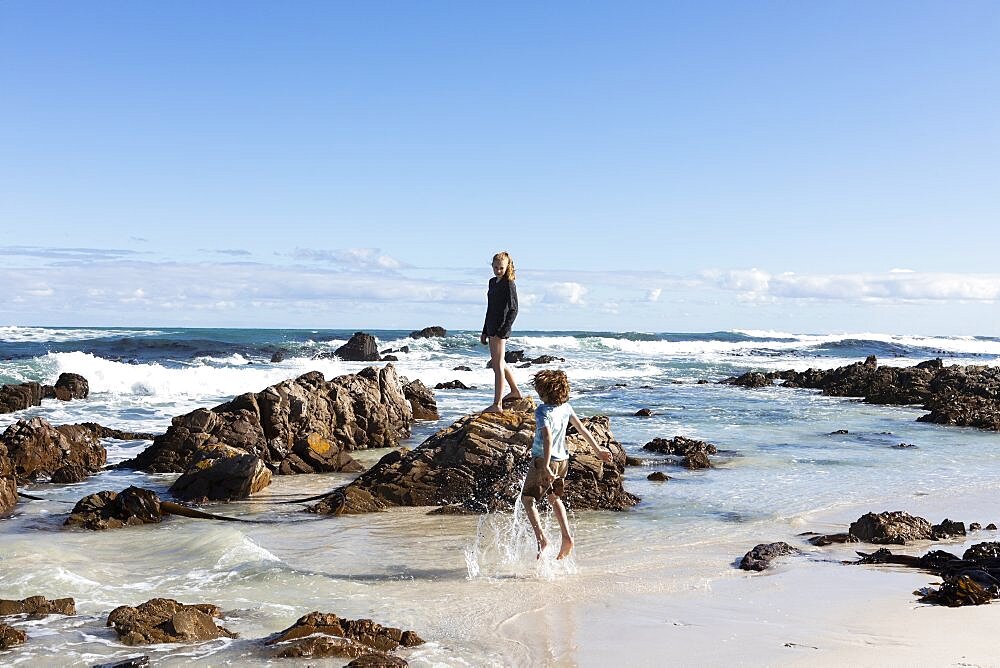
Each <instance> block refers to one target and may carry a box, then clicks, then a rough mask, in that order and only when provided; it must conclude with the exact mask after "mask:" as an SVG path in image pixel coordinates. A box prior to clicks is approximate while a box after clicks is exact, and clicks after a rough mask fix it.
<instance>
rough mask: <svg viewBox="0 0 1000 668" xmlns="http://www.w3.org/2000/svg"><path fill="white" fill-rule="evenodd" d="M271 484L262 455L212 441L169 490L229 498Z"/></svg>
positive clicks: (197, 497)
mask: <svg viewBox="0 0 1000 668" xmlns="http://www.w3.org/2000/svg"><path fill="white" fill-rule="evenodd" d="M340 454H341V455H343V456H344V457H345V458H346V459H347V460H349V461H346V462H345V464H347V465H349V464H352V463H353V464H357V462H355V461H354V460H353V459H351V457H350V455H348V454H347V453H346V452H341V453H340ZM357 466H358V467H360V464H357ZM348 470H350V469H349V468H348ZM358 470H361V469H360V468H359V469H358ZM270 484H271V471H270V470H269V469H268V468H267V466H266V465H265V464H264V461H263V460H262V459H261V458H260V457H257V456H255V455H251V454H250V453H248V452H245V451H243V450H239V449H237V448H233V447H230V446H228V445H223V444H221V443H213V444H211V445H204V446H202V447H201V448H200V449H199V450H198V451H197V452H196V453H195V455H194V457H193V458H192V460H191V464H190V466H188V469H187V471H185V472H184V474H183V475H182V476H181V477H180V478H178V479H177V480H175V481H174V484H173V485H171V486H170V493H171V494H173V495H174V496H175V497H177V498H178V499H184V500H187V501H229V500H232V499H244V498H246V497H248V496H250V495H251V494H256V493H257V492H259V491H260V490H262V489H264V488H265V487H267V486H268V485H270Z"/></svg>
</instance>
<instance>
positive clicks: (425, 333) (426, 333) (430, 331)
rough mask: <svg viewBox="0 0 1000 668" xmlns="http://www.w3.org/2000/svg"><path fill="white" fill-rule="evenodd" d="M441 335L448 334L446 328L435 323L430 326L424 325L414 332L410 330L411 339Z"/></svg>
mask: <svg viewBox="0 0 1000 668" xmlns="http://www.w3.org/2000/svg"><path fill="white" fill-rule="evenodd" d="M441 336H448V330H446V329H445V328H444V327H439V326H437V325H433V326H431V327H424V328H423V329H421V330H419V331H416V332H410V338H411V339H429V338H432V337H441Z"/></svg>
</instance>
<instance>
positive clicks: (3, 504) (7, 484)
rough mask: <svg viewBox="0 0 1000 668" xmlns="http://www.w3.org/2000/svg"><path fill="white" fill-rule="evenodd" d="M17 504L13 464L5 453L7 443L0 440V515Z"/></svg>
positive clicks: (6, 512)
mask: <svg viewBox="0 0 1000 668" xmlns="http://www.w3.org/2000/svg"><path fill="white" fill-rule="evenodd" d="M16 505H17V481H16V480H15V479H14V465H13V464H12V463H11V461H10V456H9V455H8V453H7V445H6V444H5V443H4V442H3V441H2V440H0V517H2V516H3V515H6V514H8V513H9V512H10V511H12V510H13V509H14V506H16Z"/></svg>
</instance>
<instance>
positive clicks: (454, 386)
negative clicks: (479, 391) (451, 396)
mask: <svg viewBox="0 0 1000 668" xmlns="http://www.w3.org/2000/svg"><path fill="white" fill-rule="evenodd" d="M434 389H435V390H471V389H473V388H471V387H469V386H468V385H466V384H465V383H463V382H462V381H460V380H449V381H448V382H447V383H438V384H437V385H435V386H434Z"/></svg>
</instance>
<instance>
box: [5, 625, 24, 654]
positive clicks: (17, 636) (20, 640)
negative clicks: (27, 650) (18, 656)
mask: <svg viewBox="0 0 1000 668" xmlns="http://www.w3.org/2000/svg"><path fill="white" fill-rule="evenodd" d="M26 642H28V634H27V633H25V632H24V631H22V630H21V629H15V628H14V627H13V626H8V625H7V624H0V649H9V648H11V647H13V646H14V645H23V644H24V643H26Z"/></svg>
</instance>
